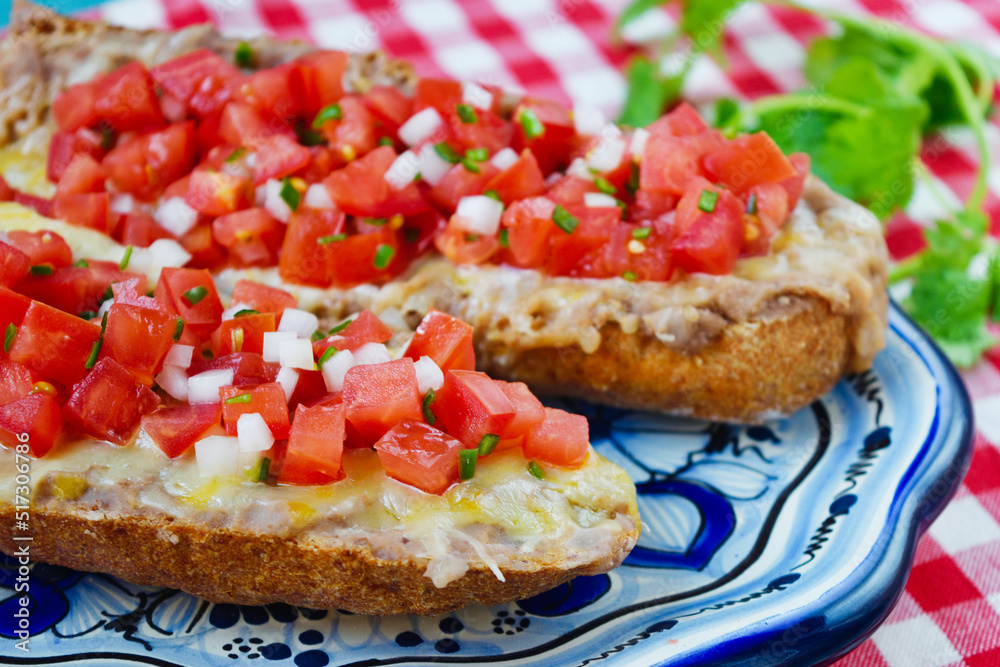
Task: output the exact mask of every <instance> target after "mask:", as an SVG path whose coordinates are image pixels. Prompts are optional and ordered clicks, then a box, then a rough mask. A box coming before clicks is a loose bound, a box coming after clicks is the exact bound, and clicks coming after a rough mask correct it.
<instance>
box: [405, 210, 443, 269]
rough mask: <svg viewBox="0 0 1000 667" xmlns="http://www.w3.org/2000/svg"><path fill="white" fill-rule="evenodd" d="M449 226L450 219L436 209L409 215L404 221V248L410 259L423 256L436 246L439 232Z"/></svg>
mask: <svg viewBox="0 0 1000 667" xmlns="http://www.w3.org/2000/svg"><path fill="white" fill-rule="evenodd" d="M447 226H448V219H447V218H445V217H444V216H443V215H441V214H440V213H438V212H437V211H434V210H428V211H425V212H423V213H418V214H417V215H411V216H408V217H407V218H406V219H405V220H404V221H403V229H402V232H403V238H404V240H405V244H404V245H403V250H404V251H405V253H406V256H407V257H408V258H409V259H411V260H412V259H417V258H418V257H422V256H423V255H424V254H425V253H426V252H427V251H429V250H430V249H431V248H433V247H434V239H435V238H436V237H437V235H438V233H440V232H442V231H444V229H445V228H447Z"/></svg>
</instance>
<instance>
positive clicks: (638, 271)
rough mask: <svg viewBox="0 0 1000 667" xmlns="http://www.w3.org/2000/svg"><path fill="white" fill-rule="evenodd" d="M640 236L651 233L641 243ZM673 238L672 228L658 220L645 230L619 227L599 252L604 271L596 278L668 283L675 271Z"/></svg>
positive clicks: (625, 226) (633, 227)
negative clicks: (672, 251)
mask: <svg viewBox="0 0 1000 667" xmlns="http://www.w3.org/2000/svg"><path fill="white" fill-rule="evenodd" d="M647 229H648V232H647V231H646V230H647ZM637 233H638V234H640V235H643V234H647V233H648V236H645V237H644V238H641V239H638V238H636V234H637ZM672 238H673V230H672V228H671V226H670V225H669V224H666V223H662V222H660V221H659V220H657V221H654V222H653V223H652V224H651V225H649V226H646V227H643V226H639V225H630V224H620V225H618V226H617V227H616V228H615V229H614V231H613V232H612V233H611V238H610V239H609V240H608V242H607V244H605V246H604V248H602V249H601V251H600V255H601V262H602V268H603V271H601V272H599V273H597V274H595V275H593V277H595V278H611V277H623V276H627V277H628V278H629V279H630V280H640V281H641V280H658V281H663V280H669V279H670V276H671V275H672V274H673V270H674V265H673V256H672V255H671V253H670V243H671V240H672ZM633 241H634V243H633ZM636 250H638V252H636ZM599 268H600V267H599ZM586 275H590V274H586Z"/></svg>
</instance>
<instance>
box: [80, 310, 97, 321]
mask: <svg viewBox="0 0 1000 667" xmlns="http://www.w3.org/2000/svg"><path fill="white" fill-rule="evenodd" d="M95 317H97V313H95V312H94V311H92V310H84V311H81V312H80V319H82V320H92V319H94V318H95Z"/></svg>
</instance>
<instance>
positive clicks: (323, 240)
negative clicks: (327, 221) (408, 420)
mask: <svg viewBox="0 0 1000 667" xmlns="http://www.w3.org/2000/svg"><path fill="white" fill-rule="evenodd" d="M346 238H347V234H330V235H329V236H321V237H319V238H318V239H316V243H318V244H319V245H326V244H327V243H336V242H337V241H343V240H344V239H346Z"/></svg>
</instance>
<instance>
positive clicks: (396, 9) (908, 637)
mask: <svg viewBox="0 0 1000 667" xmlns="http://www.w3.org/2000/svg"><path fill="white" fill-rule="evenodd" d="M43 1H44V0H43ZM626 4H627V0H465V1H460V0H370V1H363V0H354V1H353V2H352V1H351V0H115V1H114V2H109V3H106V4H103V5H101V6H100V7H99V8H97V9H95V10H92V11H91V12H88V14H90V15H94V16H98V17H103V18H105V19H107V20H110V21H112V22H115V23H120V24H124V25H129V26H134V27H164V28H167V27H169V28H175V27H180V26H184V25H188V24H191V23H197V22H203V21H212V22H214V23H216V24H217V25H218V26H220V27H221V28H222V30H223V31H225V32H227V33H230V34H237V35H250V34H257V33H260V32H268V33H272V34H275V35H277V36H279V37H283V38H299V39H305V40H310V41H313V42H315V43H317V44H319V45H322V46H325V47H329V48H337V49H344V50H350V51H366V50H371V49H375V48H382V49H385V50H386V51H388V52H389V53H391V54H392V55H394V56H397V57H400V58H405V59H407V60H409V61H410V62H412V63H413V64H414V65H415V66H416V69H417V71H418V72H420V73H421V74H424V75H448V76H451V77H456V78H461V79H471V80H475V81H478V82H480V83H490V84H497V85H500V86H504V87H507V88H511V89H518V90H527V91H531V93H532V94H534V95H538V96H542V97H549V98H552V99H557V100H560V101H563V102H570V101H573V102H579V103H587V104H591V105H596V106H598V107H600V108H603V109H604V110H605V111H607V112H608V113H609V114H613V113H614V111H615V110H616V109H617V108H618V107H619V105H620V104H621V101H622V99H623V97H624V93H625V85H624V82H623V79H622V76H621V74H620V69H621V66H622V65H623V64H624V62H625V61H626V60H627V58H628V56H629V51H628V49H627V48H625V47H623V46H621V45H616V44H614V43H613V42H612V39H611V35H610V25H611V23H612V21H613V20H614V19H615V17H616V16H617V15H618V14H619V13H620V11H621V10H622V8H623V7H624V6H625V5H626ZM817 4H828V5H829V6H831V7H835V8H836V9H839V10H841V11H848V12H858V13H870V14H876V15H879V16H882V17H884V18H887V19H891V20H893V21H896V22H899V23H901V24H904V25H907V26H910V27H914V28H917V29H920V30H923V31H926V32H927V33H930V34H933V35H939V36H943V37H950V38H961V39H963V40H967V41H970V42H974V43H977V44H979V45H981V46H983V47H985V48H987V49H988V50H989V51H991V52H992V53H993V54H994V55H1000V3H998V2H997V0H823V2H821V3H817ZM674 24H675V17H674V16H673V15H671V14H670V13H667V12H665V11H659V10H657V11H655V12H653V13H651V14H650V15H648V16H647V17H646V18H645V19H644V20H642V21H641V22H640V23H639V24H636V25H633V26H632V28H631V29H630V31H629V32H628V33H627V36H628V37H631V38H633V39H637V40H642V39H651V38H655V37H656V36H658V35H663V34H666V33H667V32H669V31H670V30H671V29H672V27H673V26H674ZM731 25H732V29H731V31H730V32H729V33H728V34H727V36H726V39H725V42H724V44H725V48H726V53H727V56H728V60H729V68H728V69H727V70H726V71H723V70H721V69H720V68H719V67H718V66H716V65H715V64H714V63H712V62H710V61H708V60H703V61H701V62H699V63H698V64H697V65H696V66H695V68H694V72H693V74H692V76H691V84H690V86H689V89H688V90H687V95H688V96H689V97H690V98H692V99H694V100H696V101H697V100H707V99H711V98H713V97H715V96H718V95H732V96H738V97H743V98H753V97H758V96H760V95H765V94H769V93H776V92H781V91H785V90H790V89H794V88H796V87H798V86H800V85H801V84H802V73H801V64H802V61H803V57H804V45H805V44H806V43H807V42H808V40H809V39H810V38H812V37H813V36H815V35H817V34H819V33H821V32H822V31H823V29H824V26H823V24H822V23H820V22H818V21H817V20H815V19H811V18H808V17H803V16H802V15H801V14H797V13H795V12H791V11H788V10H783V9H769V8H764V7H762V6H760V5H757V4H751V5H748V6H746V7H744V8H743V9H741V10H740V11H739V12H737V13H736V14H735V15H734V16H733V19H732V24H731ZM990 130H991V131H990V134H989V142H990V146H991V149H992V153H993V155H994V156H997V157H998V158H1000V128H998V127H996V126H994V127H991V128H990ZM924 159H925V161H926V163H927V165H928V167H929V168H930V172H931V175H932V177H933V181H934V187H927V186H920V187H919V188H918V191H917V193H916V196H915V198H914V201H913V203H912V205H911V206H910V208H909V210H908V211H907V215H905V216H903V215H901V216H898V217H896V218H895V219H893V220H892V221H891V222H890V223H889V226H888V229H887V235H888V239H889V246H890V250H891V252H892V254H893V256H894V257H896V258H901V257H905V256H907V255H908V254H911V253H913V252H915V251H916V250H918V249H919V248H921V247H922V245H923V237H922V232H921V229H922V226H923V225H926V224H928V223H929V222H930V221H932V220H933V219H934V216H935V215H937V214H938V213H939V212H940V211H941V210H942V209H941V204H940V203H939V202H940V198H941V195H942V193H943V194H944V197H945V198H946V199H947V198H949V197H951V198H954V194H953V193H957V194H958V195H964V194H966V193H967V192H968V190H969V189H970V187H971V185H972V182H973V179H974V176H975V164H976V158H975V151H974V147H973V143H972V140H971V137H969V136H966V135H965V134H962V133H959V134H957V135H954V136H951V135H949V137H948V143H945V144H942V143H940V142H936V143H935V144H934V145H933V146H932V148H930V149H928V150H927V151H926V153H925V155H924ZM996 161H998V162H1000V159H998V160H996ZM990 184H991V190H992V192H991V194H990V197H989V199H988V201H987V208H988V210H989V212H990V215H991V218H992V221H993V225H992V229H993V231H994V233H996V234H997V235H998V236H1000V197H998V195H1000V169H996V170H994V172H993V173H992V174H991V179H990ZM935 191H938V192H935ZM932 193H933V194H932ZM956 201H957V200H956ZM965 380H966V383H967V384H968V387H969V390H970V391H971V393H972V396H973V398H974V401H975V411H976V419H977V423H978V426H979V434H978V436H977V439H976V445H975V456H974V458H973V461H972V470H971V472H970V473H969V475H968V478H967V479H966V480H965V483H964V484H963V486H962V488H961V490H960V491H959V493H958V495H957V497H956V498H955V500H954V501H953V502H952V503H951V504H950V505H949V506H948V507H947V509H946V510H945V511H944V514H943V515H942V516H941V517H940V518H939V519H938V520H937V522H936V523H935V524H934V525H933V526H932V527H931V529H930V531H929V533H928V534H927V535H925V536H924V538H923V540H922V541H921V543H920V546H919V548H918V550H917V554H916V560H915V563H914V567H913V571H912V573H911V575H910V579H909V583H908V584H907V587H906V591H905V592H904V593H903V596H902V598H901V599H900V601H899V603H898V604H897V605H896V607H895V609H894V610H893V612H892V613H891V615H890V616H889V618H888V619H887V620H886V621H885V623H884V625H882V627H881V628H880V629H879V630H878V631H877V632H876V633H875V635H874V637H873V638H872V639H870V640H869V641H867V642H865V643H864V644H863V645H861V646H860V647H859V648H858V649H856V650H855V651H854V652H852V653H851V654H850V655H848V656H847V657H846V658H844V659H843V660H841V661H840V662H839V663H837V664H838V666H839V667H861V666H864V667H875V666H883V665H890V666H892V667H943V666H945V665H967V666H968V667H986V666H987V665H1000V351H997V352H996V353H994V354H992V355H989V358H988V360H987V361H985V362H983V363H981V364H980V365H979V366H977V367H976V368H974V369H972V370H970V371H968V372H966V373H965Z"/></svg>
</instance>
